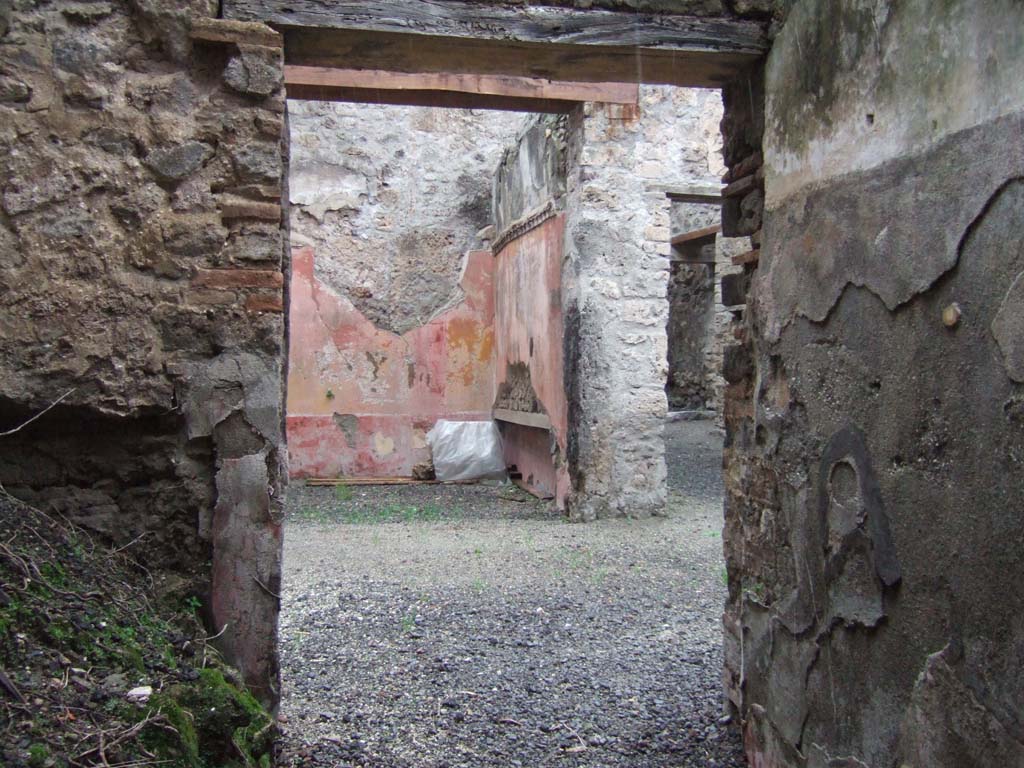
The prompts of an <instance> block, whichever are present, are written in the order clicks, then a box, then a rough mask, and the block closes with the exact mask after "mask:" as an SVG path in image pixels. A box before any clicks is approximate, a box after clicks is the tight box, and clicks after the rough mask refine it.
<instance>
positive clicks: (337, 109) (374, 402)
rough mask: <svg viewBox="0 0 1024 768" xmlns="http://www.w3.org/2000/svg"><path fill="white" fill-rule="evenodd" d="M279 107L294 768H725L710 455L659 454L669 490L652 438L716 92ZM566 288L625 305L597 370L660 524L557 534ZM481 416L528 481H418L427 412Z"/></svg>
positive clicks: (593, 304) (288, 747)
mask: <svg viewBox="0 0 1024 768" xmlns="http://www.w3.org/2000/svg"><path fill="white" fill-rule="evenodd" d="M289 115H290V130H291V177H290V183H289V187H290V196H291V204H292V207H291V245H292V276H291V291H290V307H289V326H290V366H289V369H290V378H289V401H288V403H289V408H288V432H289V450H290V461H291V472H292V475H293V478H294V481H293V484H292V487H291V488H290V489H289V498H288V507H289V519H288V522H287V526H288V530H287V535H286V537H285V541H286V555H285V566H284V569H285V578H284V589H283V594H282V597H283V606H282V622H281V635H280V637H281V642H282V673H283V683H284V688H283V705H282V706H283V708H282V711H283V713H284V717H285V719H286V722H285V730H286V734H287V738H286V740H285V746H284V751H285V754H284V759H285V762H286V764H288V763H290V764H294V765H298V764H300V763H302V762H303V761H309V760H313V761H314V763H316V762H319V763H321V764H324V765H327V764H332V765H333V764H339V761H340V762H341V763H344V764H347V763H351V764H356V765H358V764H367V765H392V764H394V765H442V764H451V765H455V764H464V765H490V764H494V763H495V762H496V761H507V762H508V764H511V765H515V764H520V765H544V764H548V763H552V764H553V763H554V762H558V761H562V760H564V759H566V758H567V757H568V758H571V759H573V760H574V764H577V765H619V764H621V765H633V764H635V763H636V760H637V759H640V757H641V756H643V758H644V759H646V760H647V761H648V763H649V764H651V765H669V764H671V765H706V764H707V760H708V759H709V758H711V759H713V760H718V761H719V763H718V764H721V765H739V764H740V763H739V762H738V761H739V760H740V754H741V748H740V746H739V743H738V739H737V737H736V736H735V734H732V733H730V732H729V731H728V729H727V728H726V727H725V724H724V723H723V722H721V718H722V711H723V710H722V696H721V691H720V682H719V673H718V670H719V668H720V663H721V661H720V659H721V641H720V629H719V626H718V610H719V606H720V605H721V603H722V602H723V601H724V596H725V587H724V584H723V581H722V572H723V564H722V562H721V543H720V537H719V529H720V526H721V486H720V482H717V477H716V476H717V468H716V464H717V460H718V458H720V456H721V447H720V445H719V446H718V454H717V456H716V457H714V461H711V462H708V461H704V462H703V464H701V465H700V466H699V468H697V464H694V465H693V466H687V467H685V468H682V470H680V469H679V468H677V467H672V466H670V467H669V470H668V472H669V475H670V477H672V476H673V474H672V473H673V471H674V470H675V475H674V477H676V478H682V484H681V485H680V486H678V487H673V490H674V494H673V495H672V496H671V497H668V501H667V502H666V498H667V497H666V489H665V477H666V473H665V469H664V467H665V459H664V458H663V457H664V455H665V453H664V447H663V446H664V442H662V441H664V440H665V436H664V434H665V433H664V429H665V380H664V375H665V355H666V349H668V348H670V342H668V343H666V342H667V340H666V334H667V332H668V331H667V330H666V329H668V330H671V327H670V326H669V325H668V318H669V314H670V312H669V302H668V301H666V295H667V290H668V289H667V286H668V285H669V283H670V279H669V278H670V274H671V272H670V265H671V261H672V257H671V252H672V248H671V243H670V239H671V237H672V234H673V232H674V230H673V216H676V217H677V218H678V216H679V213H678V211H674V210H673V207H674V206H675V207H678V205H677V204H676V203H674V202H673V199H672V196H673V195H675V196H678V195H680V194H683V191H684V190H685V189H687V188H691V189H692V188H694V187H700V188H701V189H706V188H708V187H710V186H713V181H712V180H713V178H714V175H715V174H716V173H719V172H720V171H719V169H718V166H717V165H715V164H714V159H713V158H714V156H715V152H716V151H717V149H718V147H717V145H716V139H715V137H716V136H717V130H718V121H719V119H720V116H721V105H720V96H719V94H718V93H717V92H714V91H697V90H686V89H680V88H674V87H671V86H643V87H641V88H639V89H638V90H637V94H636V103H635V104H633V105H629V104H601V103H585V104H579V105H577V106H575V107H573V108H572V109H570V110H568V111H567V112H562V113H557V112H556V113H547V114H533V115H523V114H521V113H506V112H492V111H484V110H465V109H450V108H448V109H446V108H440V107H410V106H391V105H389V106H384V105H380V104H375V105H365V104H352V103H327V102H318V101H301V102H300V101H293V102H290V104H289ZM574 227H575V229H574ZM584 228H586V229H587V231H588V232H589V233H590V235H589V236H590V237H591V238H593V237H594V236H597V237H598V239H589V240H585V241H583V242H581V241H580V240H579V238H576V239H573V237H572V233H573V232H574V231H575V232H580V231H583V230H584ZM595 247H596V248H595ZM596 249H599V252H598V251H597V250H596ZM582 289H586V292H584V291H583V290H582ZM595 289H596V290H595ZM567 295H568V296H575V297H579V296H581V295H583V296H584V297H585V300H584V302H583V310H584V312H585V313H587V314H593V313H603V312H608V311H609V309H610V308H611V307H614V306H615V304H616V302H619V301H621V300H623V299H625V301H623V303H622V307H623V309H624V310H625V311H626V312H628V313H631V314H630V315H629V316H628V317H626V318H624V319H622V323H623V325H622V327H621V329H619V333H617V334H616V335H615V336H614V337H613V338H609V339H606V340H605V341H606V343H607V344H617V345H619V346H620V347H621V348H622V349H623V355H625V356H627V357H628V358H629V361H631V362H630V363H629V365H627V366H624V370H623V372H622V373H618V372H615V371H610V372H606V373H608V374H610V375H611V376H620V375H627V374H628V375H630V376H631V377H632V378H633V379H634V383H635V385H636V386H635V387H631V388H630V391H629V393H628V395H627V398H628V399H627V401H626V402H624V403H623V408H624V409H625V410H624V413H623V414H622V417H623V418H622V421H621V423H620V424H619V426H620V428H621V429H624V430H626V431H627V432H628V431H629V428H628V424H627V421H628V420H630V419H632V420H634V421H637V420H639V421H640V422H643V418H644V417H645V416H653V419H654V421H653V422H651V423H653V427H651V426H650V424H649V425H648V430H649V432H650V434H652V435H654V437H655V440H653V441H650V442H649V443H647V444H646V445H647V447H646V448H645V449H644V450H645V451H646V452H647V455H642V456H640V457H639V460H638V461H636V462H635V464H636V466H638V467H640V468H641V472H646V473H647V474H646V475H645V476H641V477H639V478H637V479H635V480H634V481H633V482H634V483H635V485H636V486H637V488H638V489H641V490H642V491H643V493H644V494H645V497H644V498H645V500H646V501H647V502H648V503H649V504H650V507H651V509H653V510H656V511H657V513H659V515H660V514H662V513H665V512H666V511H667V512H668V516H667V517H661V516H658V517H655V518H651V517H647V518H646V519H645V520H642V521H637V520H634V521H632V522H630V521H626V520H622V519H606V520H602V521H600V522H599V523H594V524H592V525H589V526H585V527H582V528H580V527H575V526H565V525H563V523H564V520H565V515H566V514H570V515H571V514H573V509H572V504H573V502H574V501H575V499H573V497H572V494H571V490H572V484H571V478H569V466H570V455H569V452H570V447H569V446H570V442H571V440H573V439H574V436H573V434H572V431H571V429H570V428H569V422H570V419H571V418H578V416H579V412H578V411H577V412H576V413H575V414H574V413H573V412H572V408H573V407H576V408H578V407H579V403H578V402H576V403H575V404H573V400H574V396H576V394H578V391H577V392H575V393H574V390H573V386H574V384H573V382H572V378H573V377H574V376H579V375H581V374H582V375H589V374H588V371H587V370H582V371H581V370H580V367H579V364H578V363H576V364H575V366H574V365H573V364H572V361H573V348H574V347H578V346H579V345H581V344H586V343H589V342H585V341H583V340H581V339H579V338H569V336H570V335H571V334H577V335H578V334H580V333H585V332H586V328H585V326H584V327H583V328H581V326H580V325H579V323H580V317H579V316H580V314H581V312H580V307H579V304H575V305H574V304H572V303H570V302H567V301H566V296H567ZM602 302H603V303H602ZM616 311H619V310H618V309H616ZM574 312H575V322H576V323H577V324H576V325H573V324H572V323H573V320H572V318H573V313H574ZM652 351H653V354H652ZM581 357H584V358H585V357H586V356H585V355H582V356H581ZM567 363H569V364H567ZM627 369H628V370H627ZM576 386H577V387H578V386H579V384H578V383H577V384H576ZM598 389H600V386H599V387H598ZM644 403H647V404H653V411H652V412H651V413H644V412H643V411H642V407H643V404H644ZM659 403H660V405H659ZM638 406H640V408H638ZM492 418H493V419H494V420H495V421H496V422H497V423H498V424H500V431H501V434H502V437H503V442H504V446H505V456H506V461H507V464H508V465H509V466H510V469H511V470H512V476H513V477H514V478H515V480H516V481H517V485H518V486H519V487H516V486H515V485H501V486H496V485H488V484H478V485H454V486H453V485H436V484H432V483H429V482H424V483H415V482H412V480H413V479H414V476H421V468H422V466H423V465H424V464H425V463H428V462H429V459H430V450H429V447H428V445H427V442H428V441H427V434H428V432H429V430H430V429H431V428H432V427H433V425H434V424H435V423H436V422H437V420H439V419H453V420H469V421H480V420H490V419H492ZM670 426H671V425H670ZM579 437H580V436H579V435H578V434H577V435H576V436H575V439H579ZM631 439H632V438H631ZM669 439H670V441H671V439H672V435H671V434H670V435H669ZM675 442H676V443H678V442H679V440H678V439H677V440H675ZM684 442H685V440H684ZM637 443H638V444H643V441H642V439H641V440H638V441H637ZM698 445H699V446H702V447H703V448H708V449H709V450H711V451H712V452H713V450H714V436H713V435H712V436H710V438H709V439H707V440H705V442H704V443H699V441H698V442H694V441H693V440H690V442H689V443H687V446H686V448H685V450H690V451H691V453H692V450H693V449H694V448H695V446H698ZM670 454H671V457H672V458H675V459H680V458H681V457H682V454H681V453H679V452H676V453H671V452H670ZM712 455H713V453H712ZM691 458H692V457H691ZM683 460H686V461H689V458H686V459H683ZM659 465H660V471H659ZM588 472H589V470H588ZM588 480H589V478H588ZM310 481H312V482H310ZM603 482H605V483H607V484H611V483H613V482H614V478H612V477H608V478H603ZM595 484H596V483H595ZM666 503H667V507H666ZM566 508H568V511H567V509H566ZM620 509H621V507H620ZM609 511H611V510H609V509H608V508H607V507H606V508H605V510H604V511H602V512H601V513H600V514H598V515H593V516H600V517H607V515H608V512H609ZM613 514H614V513H613ZM306 764H308V762H307V763H306Z"/></svg>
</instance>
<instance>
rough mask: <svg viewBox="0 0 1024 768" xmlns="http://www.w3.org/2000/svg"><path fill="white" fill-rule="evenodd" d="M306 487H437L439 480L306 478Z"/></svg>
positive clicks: (410, 478)
mask: <svg viewBox="0 0 1024 768" xmlns="http://www.w3.org/2000/svg"><path fill="white" fill-rule="evenodd" d="M305 482H306V485H314V486H327V485H437V484H438V483H439V482H440V481H439V480H416V479H415V478H412V477H307V478H306V481H305Z"/></svg>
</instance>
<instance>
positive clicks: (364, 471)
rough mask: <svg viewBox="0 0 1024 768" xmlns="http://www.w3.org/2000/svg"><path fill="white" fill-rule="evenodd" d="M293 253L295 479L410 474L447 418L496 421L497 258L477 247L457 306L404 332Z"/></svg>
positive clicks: (302, 251)
mask: <svg viewBox="0 0 1024 768" xmlns="http://www.w3.org/2000/svg"><path fill="white" fill-rule="evenodd" d="M314 259H315V255H314V252H313V249H312V248H310V247H308V246H307V247H297V248H293V249H292V282H291V300H290V307H289V313H290V316H289V318H290V352H289V355H290V357H289V375H288V420H287V424H288V453H289V459H290V464H291V475H292V477H300V478H301V477H339V476H407V475H409V474H410V473H411V471H412V467H413V465H414V464H416V463H418V462H420V461H423V460H425V459H426V458H427V457H428V456H429V452H428V450H427V447H426V438H425V436H426V432H427V431H428V430H429V429H430V428H431V427H432V426H433V425H434V422H435V421H437V420H438V419H440V418H446V419H455V420H466V421H469V420H476V419H489V418H490V417H491V403H492V402H493V400H494V368H493V361H494V287H493V282H492V279H493V270H494V263H495V260H494V258H493V256H492V255H491V253H490V252H489V251H473V252H471V253H469V255H468V256H467V261H466V268H465V270H464V273H463V276H462V281H461V286H462V290H463V293H464V294H465V296H464V299H463V301H462V302H461V303H460V304H458V305H457V306H455V307H453V308H451V309H449V310H447V311H445V312H443V313H441V314H440V315H438V316H437V317H435V318H433V319H432V320H431V321H430V322H428V323H427V324H426V325H423V326H421V327H419V328H415V329H413V330H411V331H409V332H407V333H405V334H402V335H401V336H399V335H397V334H394V333H391V332H390V331H382V330H380V329H378V328H377V327H376V326H374V325H373V323H371V322H370V321H369V320H367V319H366V317H364V316H363V315H362V313H360V312H359V311H358V310H356V309H355V307H353V305H352V303H351V302H350V301H349V300H348V299H347V298H345V297H343V296H339V295H338V294H337V293H335V292H334V291H332V290H331V289H330V288H327V287H326V286H324V285H323V284H322V283H320V282H319V281H318V280H317V279H316V277H315V274H314V270H313V264H314Z"/></svg>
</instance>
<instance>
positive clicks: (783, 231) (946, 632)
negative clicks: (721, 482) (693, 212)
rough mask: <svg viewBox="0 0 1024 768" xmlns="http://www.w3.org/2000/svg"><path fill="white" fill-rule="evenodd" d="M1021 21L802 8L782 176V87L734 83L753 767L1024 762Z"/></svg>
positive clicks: (729, 548) (734, 439)
mask: <svg viewBox="0 0 1024 768" xmlns="http://www.w3.org/2000/svg"><path fill="white" fill-rule="evenodd" d="M1022 29H1024V8H1022V7H1021V5H1020V4H1019V3H1015V2H1010V1H1009V0H1002V1H1000V0H986V2H981V3H968V2H950V3H941V4H937V3H929V2H925V1H924V0H912V1H911V2H903V3H895V2H881V3H873V4H866V3H864V4H856V3H854V4H837V3H834V2H827V1H826V0H808V2H803V3H801V4H799V5H797V6H796V8H795V9H794V10H793V12H792V14H791V16H790V18H789V20H788V22H787V25H786V27H785V28H784V29H783V30H782V33H781V35H780V36H779V38H778V39H777V40H776V43H775V47H774V49H773V51H772V53H771V55H770V57H769V60H768V64H767V69H766V80H765V90H766V92H767V96H768V98H767V110H766V113H765V124H766V131H765V135H764V144H763V149H764V152H763V157H764V170H763V173H762V172H758V171H757V170H756V166H757V165H758V164H759V161H760V156H759V155H758V154H756V153H757V150H759V149H760V146H759V145H758V143H757V142H756V140H754V138H753V137H754V136H756V134H757V133H758V132H757V131H752V132H747V131H746V130H744V129H743V126H756V125H757V124H758V122H759V120H758V116H757V115H756V114H751V113H750V111H749V104H750V103H751V99H750V94H758V93H759V92H760V91H759V88H758V87H757V86H758V78H756V77H755V78H754V79H753V80H752V81H751V82H750V83H748V84H737V86H736V87H735V88H733V89H727V92H726V121H725V127H726V130H727V142H726V146H727V161H728V162H729V165H730V168H731V171H730V173H731V174H732V179H731V181H732V183H733V184H734V185H737V186H734V187H733V190H734V191H735V193H736V197H735V200H736V202H735V203H734V204H732V205H731V206H729V209H728V210H727V212H726V218H727V230H729V231H732V232H734V233H737V234H739V233H744V232H747V231H748V230H749V231H753V230H755V229H756V228H757V226H756V225H757V223H758V221H759V219H760V218H761V211H760V200H759V199H758V198H759V197H760V194H761V192H760V184H759V181H760V179H761V178H763V179H764V197H763V198H762V199H764V200H766V201H767V207H766V208H765V210H764V238H763V244H762V250H761V254H760V263H759V264H758V265H757V268H756V269H750V271H751V274H750V275H747V276H746V277H745V278H744V279H745V280H746V281H747V282H748V283H749V284H750V286H751V288H750V293H749V294H748V296H747V313H748V316H747V317H746V318H745V321H744V324H743V325H742V326H741V327H737V329H736V331H737V337H738V342H739V343H738V344H737V346H735V347H733V348H731V349H730V350H728V351H727V355H726V375H727V378H728V379H729V380H730V382H731V384H730V387H729V393H728V398H727V405H726V421H727V428H728V434H727V441H726V442H727V449H726V480H727V502H726V516H727V520H726V532H725V547H726V557H727V561H728V570H729V604H728V608H727V612H726V666H727V685H728V689H729V694H730V698H731V699H732V701H733V702H734V704H735V705H736V706H737V707H738V708H739V710H740V712H741V714H742V717H743V721H744V723H745V730H746V739H747V749H748V755H749V756H750V758H751V762H752V764H754V765H765V766H808V767H809V768H824V767H825V766H840V765H841V766H894V765H906V766H929V768H932V767H936V768H946V767H948V768H953V767H954V766H956V767H957V768H964V767H966V766H990V765H1017V764H1024V733H1022V730H1021V722H1022V720H1024V696H1022V692H1024V678H1022V668H1024V667H1022V665H1021V663H1020V658H1021V645H1020V643H1021V638H1022V637H1024V624H1022V619H1021V617H1022V616H1024V587H1022V586H1021V585H1022V584H1024V579H1022V577H1024V560H1022V557H1021V548H1020V541H1021V535H1022V530H1024V529H1022V522H1021V517H1020V510H1021V509H1022V508H1024V491H1022V486H1021V483H1020V477H1021V461H1022V457H1024V429H1022V424H1021V413H1022V407H1021V403H1022V402H1024V370H1022V367H1021V362H1020V361H1021V357H1020V354H1019V350H1020V349H1021V345H1020V341H1019V339H1020V338H1021V329H1022V327H1024V326H1022V319H1021V318H1022V310H1021V308H1022V306H1024V304H1022V302H1021V298H1020V297H1021V291H1020V285H1021V284H1022V282H1024V280H1022V275H1024V241H1022V235H1021V226H1020V224H1021V221H1022V217H1024V181H1022V179H1024V144H1022V143H1021V139H1020V137H1021V136H1022V135H1024V37H1022V34H1021V30H1022ZM758 101H759V100H758ZM754 103H755V104H756V103H757V102H756V101H755V102H754ZM746 158H750V159H749V160H747V159H746ZM752 169H753V170H752ZM748 178H749V179H750V180H749V181H747V182H744V181H743V179H748Z"/></svg>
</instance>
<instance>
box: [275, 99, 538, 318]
mask: <svg viewBox="0 0 1024 768" xmlns="http://www.w3.org/2000/svg"><path fill="white" fill-rule="evenodd" d="M288 109H289V125H290V131H291V139H292V140H291V146H292V154H291V172H290V187H291V189H290V195H291V202H292V209H291V210H292V214H291V238H292V245H293V246H296V247H303V246H309V247H312V248H313V250H314V253H315V275H316V279H317V280H318V281H319V282H320V284H321V285H323V286H324V287H326V288H329V289H330V290H332V291H333V292H334V293H336V294H338V295H339V296H341V297H344V298H345V299H347V300H348V301H350V302H351V303H352V305H353V306H354V307H355V308H356V309H357V310H358V311H359V312H360V313H362V314H363V315H364V316H366V318H367V319H368V320H370V321H371V322H372V323H373V324H374V325H375V326H376V327H378V328H380V329H381V330H384V331H390V332H392V333H397V334H403V333H405V332H406V331H409V330H412V329H413V328H417V327H419V326H422V325H425V324H426V323H427V321H429V320H430V319H431V318H432V317H433V316H434V315H436V314H438V313H439V312H440V311H442V310H443V309H445V308H447V307H449V306H453V305H454V304H456V303H458V301H459V299H460V288H459V279H460V277H461V274H462V266H463V257H464V256H465V254H466V252H467V251H469V250H470V249H472V248H474V247H478V246H479V245H480V239H479V238H478V237H477V232H479V231H480V230H481V229H483V228H484V227H486V226H487V225H489V224H490V223H491V193H492V190H491V177H492V174H493V172H494V169H495V168H496V167H497V165H498V161H499V159H500V157H501V154H502V152H503V151H504V149H505V147H506V146H507V145H508V144H511V143H512V142H513V141H514V140H515V137H516V135H517V132H518V131H519V129H520V127H521V126H522V125H523V123H524V120H526V117H525V116H524V115H522V114H520V113H514V112H491V111H486V110H465V109H438V108H433V107H397V106H380V105H369V104H345V103H332V102H313V101H294V100H293V101H290V102H289V104H288Z"/></svg>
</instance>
